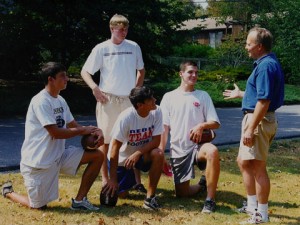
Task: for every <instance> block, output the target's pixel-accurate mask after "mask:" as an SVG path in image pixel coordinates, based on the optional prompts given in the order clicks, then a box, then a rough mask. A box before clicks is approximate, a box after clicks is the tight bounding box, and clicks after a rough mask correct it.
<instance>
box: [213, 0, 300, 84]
mask: <svg viewBox="0 0 300 225" xmlns="http://www.w3.org/2000/svg"><path fill="white" fill-rule="evenodd" d="M208 1H209V6H208V12H209V13H210V15H212V16H214V17H218V18H219V20H220V21H225V20H226V19H228V18H231V19H233V20H238V21H241V22H242V23H244V24H245V29H244V30H245V31H248V30H249V29H250V28H251V27H253V26H255V25H259V26H261V27H265V28H267V29H268V30H270V31H271V32H272V34H273V36H274V48H273V51H274V52H275V53H276V54H277V56H278V58H279V61H280V62H281V64H282V67H283V70H284V73H285V76H286V81H287V82H289V83H293V84H300V64H299V61H300V55H299V52H300V32H299V29H298V27H299V25H300V24H299V22H298V20H297V19H296V18H299V16H300V12H299V8H300V1H299V0H264V1H260V0H251V1H250V0H228V1H217V0H208Z"/></svg>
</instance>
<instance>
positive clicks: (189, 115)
mask: <svg viewBox="0 0 300 225" xmlns="http://www.w3.org/2000/svg"><path fill="white" fill-rule="evenodd" d="M179 75H180V77H181V84H180V86H179V87H178V88H177V89H175V90H173V91H171V92H168V93H166V94H165V95H164V96H163V99H162V101H161V104H160V106H161V109H162V113H163V123H164V127H165V131H164V134H163V135H162V140H161V146H160V148H162V149H164V148H165V146H166V143H167V139H168V133H169V132H170V135H171V139H170V162H171V166H172V170H173V175H174V183H175V191H176V196H177V197H189V196H192V195H194V194H196V193H198V192H200V191H201V190H203V186H204V187H205V189H206V185H207V197H206V201H205V204H204V207H203V210H202V212H203V213H211V212H214V211H215V207H216V203H215V194H216V188H217V183H218V179H219V174H220V162H219V154H218V149H217V147H216V146H215V145H213V144H211V143H205V144H198V143H200V141H201V137H202V133H203V130H204V129H217V128H219V126H220V121H219V118H218V116H217V113H216V110H215V108H214V105H213V102H212V100H211V98H210V96H209V95H208V94H207V92H205V91H202V90H195V84H196V83H197V78H198V68H197V64H196V63H195V62H192V61H185V62H183V63H181V65H180V72H179ZM194 164H196V165H198V167H199V168H200V169H201V170H205V171H206V183H205V176H202V177H201V179H200V181H199V183H198V184H196V185H192V186H191V185H190V180H191V179H192V178H194V177H195V171H194Z"/></svg>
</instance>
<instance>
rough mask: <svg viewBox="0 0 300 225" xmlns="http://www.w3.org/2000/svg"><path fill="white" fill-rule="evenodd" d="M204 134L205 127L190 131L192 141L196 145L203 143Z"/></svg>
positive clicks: (196, 127) (197, 127)
mask: <svg viewBox="0 0 300 225" xmlns="http://www.w3.org/2000/svg"><path fill="white" fill-rule="evenodd" d="M202 133H203V127H201V126H199V125H197V126H195V127H193V128H192V129H191V130H190V140H191V141H192V142H195V143H199V142H200V141H201V137H202Z"/></svg>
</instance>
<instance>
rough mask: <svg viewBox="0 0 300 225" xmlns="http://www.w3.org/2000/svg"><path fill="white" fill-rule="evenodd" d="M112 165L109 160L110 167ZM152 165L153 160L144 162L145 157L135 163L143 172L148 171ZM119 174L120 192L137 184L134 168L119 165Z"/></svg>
mask: <svg viewBox="0 0 300 225" xmlns="http://www.w3.org/2000/svg"><path fill="white" fill-rule="evenodd" d="M109 167H110V162H109V161H108V168H109ZM150 167H151V162H146V163H145V162H144V157H143V156H142V157H140V159H139V160H138V161H137V163H136V164H135V168H136V169H138V170H141V171H143V172H148V171H149V170H150ZM117 175H118V184H119V190H118V192H119V193H122V192H124V191H128V190H129V189H131V188H132V187H133V186H134V185H136V181H135V176H134V170H133V169H129V170H128V169H126V168H125V167H124V166H118V169H117Z"/></svg>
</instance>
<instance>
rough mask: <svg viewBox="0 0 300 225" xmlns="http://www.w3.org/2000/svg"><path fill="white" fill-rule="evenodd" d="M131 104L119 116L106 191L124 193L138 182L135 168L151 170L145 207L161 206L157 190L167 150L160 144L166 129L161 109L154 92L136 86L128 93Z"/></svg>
mask: <svg viewBox="0 0 300 225" xmlns="http://www.w3.org/2000/svg"><path fill="white" fill-rule="evenodd" d="M129 98H130V101H131V103H132V105H133V106H132V107H130V108H128V109H126V110H125V111H123V112H122V113H121V114H120V116H119V117H118V119H117V121H116V123H115V125H114V127H113V131H112V141H111V143H110V148H109V154H108V155H109V161H110V179H109V180H108V183H107V185H106V186H104V192H106V193H107V194H113V193H115V192H116V191H118V193H119V196H122V197H125V196H126V195H127V194H128V190H129V189H130V188H132V187H133V186H134V185H135V184H136V181H135V177H134V171H133V169H134V168H137V169H139V170H142V171H144V172H147V171H149V176H148V177H149V182H148V190H147V194H146V199H145V201H144V205H143V207H144V208H146V209H150V210H158V209H159V208H160V205H159V204H158V202H157V199H156V197H155V191H156V188H157V184H158V181H159V179H160V176H161V171H162V166H163V162H164V153H163V152H162V150H161V149H159V148H158V146H159V144H160V139H161V134H162V133H163V124H162V113H161V110H160V108H159V107H157V106H156V104H155V101H156V99H155V98H154V97H153V92H152V90H150V89H149V88H147V87H144V86H143V87H136V88H134V89H132V91H131V92H130V95H129Z"/></svg>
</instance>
